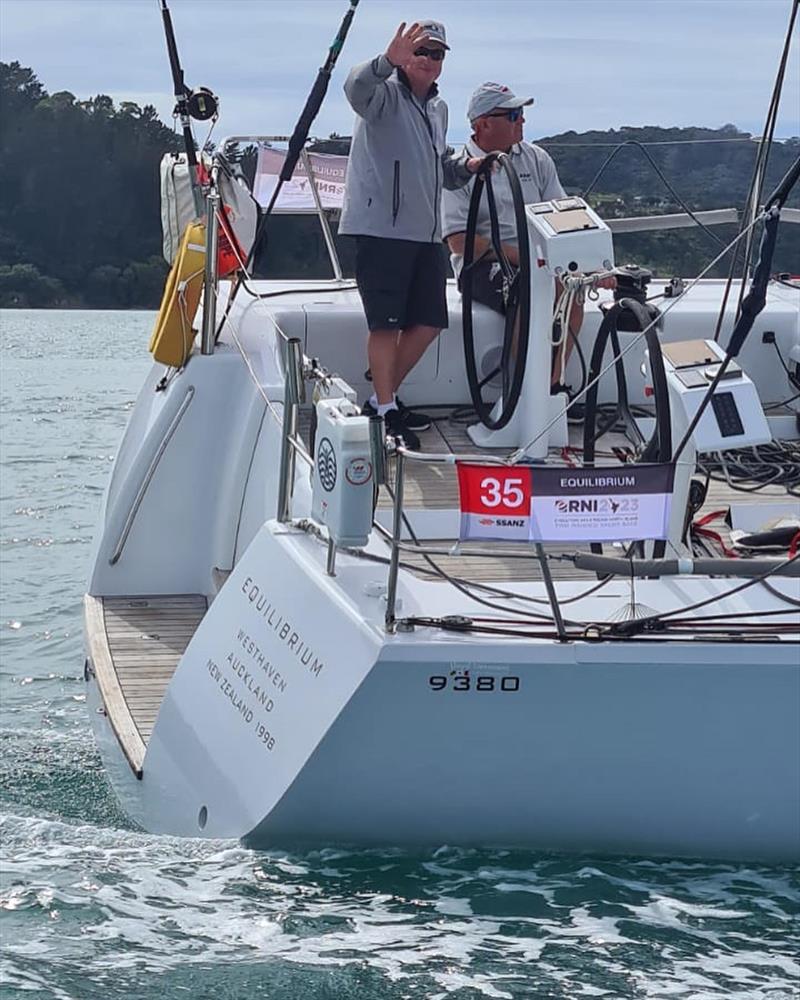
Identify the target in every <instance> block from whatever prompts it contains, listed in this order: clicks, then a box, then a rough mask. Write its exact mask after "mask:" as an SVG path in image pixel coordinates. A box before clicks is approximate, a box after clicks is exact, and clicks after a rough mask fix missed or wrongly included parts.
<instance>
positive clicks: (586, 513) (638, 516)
mask: <svg viewBox="0 0 800 1000" xmlns="http://www.w3.org/2000/svg"><path fill="white" fill-rule="evenodd" d="M531 476H532V479H533V487H532V490H531V540H532V541H536V542H579V541H580V542H584V541H585V542H620V541H632V540H648V539H657V538H666V537H667V528H668V526H669V512H670V504H671V501H672V481H673V476H674V468H673V467H672V466H671V465H636V464H635V463H631V464H629V465H623V466H612V467H605V468H600V469H540V468H535V467H534V468H532V469H531Z"/></svg>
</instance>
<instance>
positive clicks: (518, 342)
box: [461, 153, 531, 430]
mask: <svg viewBox="0 0 800 1000" xmlns="http://www.w3.org/2000/svg"><path fill="white" fill-rule="evenodd" d="M495 163H497V164H499V166H500V168H501V169H502V170H503V171H504V172H505V175H506V177H507V178H508V183H509V185H510V187H511V195H512V199H513V202H514V221H515V223H516V237H517V239H516V242H517V246H518V248H519V266H518V267H515V266H514V265H513V264H512V263H511V262H510V261H509V259H508V258H507V257H506V255H505V252H504V251H503V244H502V241H501V239H500V224H499V222H498V219H497V205H496V203H495V198H494V191H493V190H492V173H493V170H494V164H495ZM484 189H485V190H486V202H487V207H488V209H489V225H490V229H491V246H490V247H488V248H487V249H486V250H485V251H484V252H483V253H482V254H481V255H480V256H479V257H478V258H477V259H475V257H474V241H475V226H476V223H477V221H478V209H479V206H480V202H481V197H482V196H483V192H484ZM490 254H491V255H492V256H491V257H490V259H492V260H494V261H496V262H497V263H498V264H499V266H500V271H501V273H502V275H503V294H504V298H505V304H506V315H505V328H504V331H503V348H502V352H501V355H500V364H499V366H498V368H497V369H495V370H494V371H493V372H492V373H491V374H490V375H488V376H486V377H484V378H483V379H481V378H480V376H479V374H478V366H477V363H476V359H475V339H474V335H473V324H472V281H473V275H474V267H475V265H476V264H478V263H479V262H480V261H482V260H485V259H486V258H487V257H489V255H490ZM530 311H531V288H530V250H529V247H528V226H527V222H526V220H525V202H524V200H523V197H522V188H521V187H520V183H519V178H518V177H517V173H516V171H515V170H514V167H513V165H512V163H511V157H510V156H508V154H506V153H489V155H488V156H487V157H486V158H485V159H484V161H483V164H482V166H481V168H480V170H479V171H478V173H477V174H476V176H475V183H474V186H473V188H472V198H471V199H470V203H469V214H468V216H467V231H466V243H465V246H464V265H463V267H462V269H461V314H462V326H463V330H464V361H465V364H466V368H467V381H468V383H469V393H470V396H471V398H472V405H473V406H474V407H475V411H476V412H477V414H478V418H479V419H480V421H481V423H482V424H483V425H484V426H485V427H488V428H489V429H490V430H499V429H500V428H501V427H505V425H506V424H507V423H508V422H509V420H510V419H511V418H512V416H513V415H514V410H515V409H516V408H517V403H518V402H519V397H520V391H521V389H522V380H523V378H524V376H525V361H526V359H527V356H528V336H529V329H528V328H529V323H530ZM515 331H518V333H515ZM498 371H499V373H500V375H501V378H502V390H501V399H502V410H501V412H500V413H499V414H498V415H497V416H496V417H493V416H492V410H493V407H494V401H492V402H487V401H486V400H484V398H483V387H484V385H485V384H486V383H487V382H488V381H489V380H490V379H491V378H493V377H494V375H496V374H497V373H498Z"/></svg>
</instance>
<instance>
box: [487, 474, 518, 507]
mask: <svg viewBox="0 0 800 1000" xmlns="http://www.w3.org/2000/svg"><path fill="white" fill-rule="evenodd" d="M524 500H525V494H524V493H523V492H522V480H521V479H504V480H503V482H502V483H501V482H500V480H499V479H495V478H494V476H487V477H486V479H482V480H481V503H482V504H483V505H484V507H497V506H499V505H500V504H501V503H502V504H505V506H506V507H519V506H520V505H521V504H522V503H523V502H524Z"/></svg>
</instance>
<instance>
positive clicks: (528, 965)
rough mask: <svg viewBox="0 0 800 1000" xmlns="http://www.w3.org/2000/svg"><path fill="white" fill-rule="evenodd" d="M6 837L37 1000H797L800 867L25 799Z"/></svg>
mask: <svg viewBox="0 0 800 1000" xmlns="http://www.w3.org/2000/svg"><path fill="white" fill-rule="evenodd" d="M0 839H1V840H2V842H3V843H4V844H5V845H6V847H7V849H8V851H9V854H10V855H11V856H12V857H13V859H14V860H13V862H11V863H7V864H6V865H5V866H4V876H3V886H2V892H0V908H2V910H3V911H4V913H3V916H4V920H5V924H6V932H5V934H4V936H3V939H4V982H5V984H6V986H7V988H10V989H12V990H14V989H16V990H19V991H20V992H22V991H25V992H26V993H27V994H28V995H41V996H45V995H47V996H59V997H80V998H81V1000H91V998H95V997H97V998H100V997H116V996H123V995H127V996H131V995H135V996H137V997H150V996H156V995H158V996H170V997H172V996H180V995H181V994H182V993H183V992H188V993H189V995H191V996H194V997H201V996H208V997H210V996H212V995H214V996H217V997H236V996H256V995H268V996H287V997H293V996H303V997H312V998H314V997H320V998H321V997H330V996H335V997H337V998H348V997H353V998H355V997H358V998H360V1000H364V998H375V1000H377V998H379V997H380V998H398V1000H399V998H401V997H425V998H443V997H448V996H457V997H459V1000H460V998H478V997H487V998H518V997H520V998H521V997H530V996H537V997H539V996H567V997H589V996H602V995H606V996H613V997H615V998H624V997H631V998H633V997H662V996H670V997H685V998H690V997H691V998H692V1000H700V998H716V997H725V998H726V1000H789V998H790V997H794V996H796V995H797V994H796V988H797V984H798V981H800V953H799V951H798V948H797V947H796V945H795V946H793V945H792V944H791V943H790V941H791V936H790V935H787V934H786V929H787V926H788V925H789V924H791V923H792V922H794V921H796V920H797V918H798V914H799V913H800V904H798V893H799V891H800V875H799V874H798V872H797V870H796V869H791V868H775V867H761V866H752V867H747V868H743V867H740V866H736V865H728V864H709V863H692V862H686V861H651V860H639V859H633V858H620V859H616V860H613V861H612V860H608V859H602V860H601V859H594V858H562V857H558V856H555V855H545V854H534V853H530V852H514V851H490V850H466V849H452V848H448V847H442V848H440V849H438V850H436V851H433V852H426V853H424V854H412V853H409V852H407V851H400V850H386V849H384V850H374V851H361V850H359V851H349V850H346V849H340V850H333V849H328V850H320V851H313V852H309V853H299V854H298V853H269V854H265V853H256V852H252V851H248V850H246V849H244V848H242V847H241V846H239V845H238V844H234V842H232V841H213V840H205V841H200V840H197V841H186V840H181V839H172V838H164V837H154V836H150V835H147V834H141V833H137V832H131V831H120V830H118V829H112V828H107V827H98V826H87V825H72V824H69V823H65V822H63V821H61V820H52V819H41V818H36V817H33V816H24V815H19V814H7V815H4V816H2V817H0ZM23 928H24V931H23ZM154 974H155V975H154ZM56 984H58V985H56ZM201 984H202V988H201Z"/></svg>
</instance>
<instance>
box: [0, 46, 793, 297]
mask: <svg viewBox="0 0 800 1000" xmlns="http://www.w3.org/2000/svg"><path fill="white" fill-rule="evenodd" d="M299 107H300V100H299V99H298V108H299ZM698 139H702V140H714V141H711V142H707V141H703V142H696V141H693V142H689V141H687V140H698ZM720 140H725V141H720ZM539 141H540V142H541V144H542V145H544V146H545V147H546V148H547V149H548V151H549V152H550V153H551V155H552V156H553V158H554V160H555V161H556V164H557V166H558V170H559V174H560V176H561V180H562V182H563V184H564V186H565V188H566V189H567V190H568V191H570V192H574V193H583V192H584V191H585V190H586V189H587V187H589V186H590V185H592V187H591V194H590V196H589V197H590V200H592V202H593V204H595V205H596V206H597V207H598V208H599V211H600V214H601V215H604V216H605V217H610V216H624V215H636V214H659V213H663V212H672V211H680V205H679V203H678V199H681V200H683V201H684V202H685V203H686V204H687V205H688V206H689V207H690V208H691V209H693V210H696V209H707V208H729V207H737V208H741V207H742V205H743V202H744V199H745V196H746V193H747V190H748V187H749V184H750V179H751V175H752V170H753V164H754V161H755V155H756V148H757V144H756V143H755V142H754V141H752V140H751V137H750V136H749V135H748V134H747V133H742V132H739V131H738V130H737V129H736V128H735V127H734V126H732V125H726V126H724V127H723V128H721V129H716V130H711V129H699V128H694V129H664V128H656V127H648V128H623V129H620V130H616V131H615V130H612V131H608V132H599V131H597V132H587V133H583V134H578V133H575V132H567V133H564V134H562V135H556V136H548V137H546V138H544V139H541V140H539ZM619 143H642V144H646V147H645V148H646V151H647V153H648V154H649V156H650V157H651V158H652V160H653V161H654V163H655V165H656V166H657V167H658V169H659V170H660V171H661V172H662V173H663V175H664V177H665V178H666V179H667V181H668V182H669V183H670V184H671V185H672V187H673V189H674V191H673V192H670V191H669V190H668V188H667V187H666V186H665V184H664V182H663V181H662V180H661V179H660V178H659V176H658V174H657V172H656V170H655V169H654V167H653V165H651V163H649V162H648V160H647V158H646V156H645V155H644V154H643V153H642V151H641V149H639V148H638V147H637V146H635V145H627V146H625V147H624V148H622V149H621V150H619V151H618V152H617V153H616V154H615V156H614V158H613V159H612V160H611V162H610V163H609V164H608V166H607V168H606V169H605V170H604V171H603V173H602V175H601V176H600V178H599V179H595V178H596V175H597V172H598V170H599V169H600V167H601V166H602V164H603V163H604V161H605V160H606V158H607V157H608V156H609V155H610V154H611V153H612V151H613V149H614V147H615V145H617V144H619ZM347 145H348V142H347V140H346V139H345V138H343V137H338V136H332V137H330V139H328V140H323V141H322V142H320V143H319V144H318V147H317V148H320V149H321V150H322V151H329V152H343V151H346V148H347ZM180 148H181V144H180V140H179V138H178V137H177V136H176V135H175V134H174V133H173V131H172V129H171V128H168V127H167V126H166V125H164V124H163V123H162V122H161V121H160V120H159V119H158V116H157V114H156V111H155V109H154V108H153V107H152V106H149V105H148V106H145V107H144V108H140V107H139V106H138V105H137V104H134V103H132V102H122V104H120V105H119V106H118V107H117V106H115V105H114V102H113V101H112V100H111V98H109V97H107V96H105V95H102V94H101V95H98V96H96V97H93V98H90V99H89V100H85V101H82V100H79V99H78V98H76V97H75V96H74V95H73V94H71V93H69V92H67V91H60V92H58V93H55V94H48V93H47V92H46V91H45V89H44V88H43V87H42V85H41V84H40V82H39V81H38V79H37V78H36V75H35V73H34V72H33V70H31V69H29V68H26V67H23V66H21V65H20V64H19V63H17V62H12V63H0V178H2V183H0V306H57V305H62V306H63V305H86V306H97V307H135V306H138V307H151V308H152V307H156V306H157V305H158V302H159V299H160V295H161V290H162V287H163V282H164V277H165V275H166V265H165V264H164V261H163V258H162V257H161V228H160V227H161V217H160V207H159V177H158V166H159V161H160V160H161V157H162V155H163V154H164V153H165V152H168V151H174V150H177V149H180ZM798 155H800V139H792V140H790V141H788V142H784V143H779V144H775V145H774V147H773V149H772V152H771V156H770V162H769V170H768V176H767V181H766V185H765V186H766V188H767V189H770V188H771V187H772V186H773V185H774V183H775V182H776V180H777V179H778V178H779V177H780V176H782V175H783V174H784V173H785V171H786V170H787V169H788V166H789V164H790V163H791V162H792V161H793V159H794V158H795V157H797V156H798ZM593 181H594V183H593ZM790 203H791V204H793V205H798V204H800V195H799V193H798V192H797V191H795V192H794V194H793V196H792V200H791V202H790ZM714 233H715V234H716V236H717V238H718V239H720V240H727V239H729V238H731V237H732V236H733V235H734V230H733V228H732V227H715V229H714ZM269 234H270V239H269V246H268V250H269V261H268V271H269V273H271V274H283V275H293V276H300V275H318V276H321V275H327V269H326V258H325V251H324V243H323V242H322V240H321V238H320V234H319V226H318V224H317V223H316V220H313V219H308V218H306V219H300V220H297V219H289V218H286V217H283V218H276V219H275V220H273V221H271V223H270V227H269ZM615 247H616V255H617V261H618V262H619V263H623V262H626V261H631V260H635V261H637V262H638V263H641V264H644V265H646V266H649V267H651V268H653V269H654V270H655V271H656V272H657V273H658V274H661V275H672V274H682V275H684V276H691V275H694V274H696V273H698V272H699V271H700V270H701V269H702V267H704V266H705V265H706V263H707V262H708V261H709V260H710V259H711V258H712V257H713V256H715V255H716V253H718V252H719V245H718V243H717V242H715V240H714V239H713V238H711V237H709V236H708V235H707V234H706V233H703V232H702V231H700V230H697V229H691V230H680V231H677V232H667V233H657V234H644V235H639V234H637V235H625V236H621V237H618V238H617V239H616V240H615ZM349 256H350V255H349V254H345V258H348V257H349ZM798 262H800V226H784V227H783V231H782V233H781V235H780V237H779V243H778V249H777V253H776V257H775V268H776V270H786V271H791V270H794V271H796V270H798V266H799V265H798ZM714 273H716V274H726V273H727V262H723V263H722V264H721V265H720V266H718V267H717V269H716V271H715V272H714Z"/></svg>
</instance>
